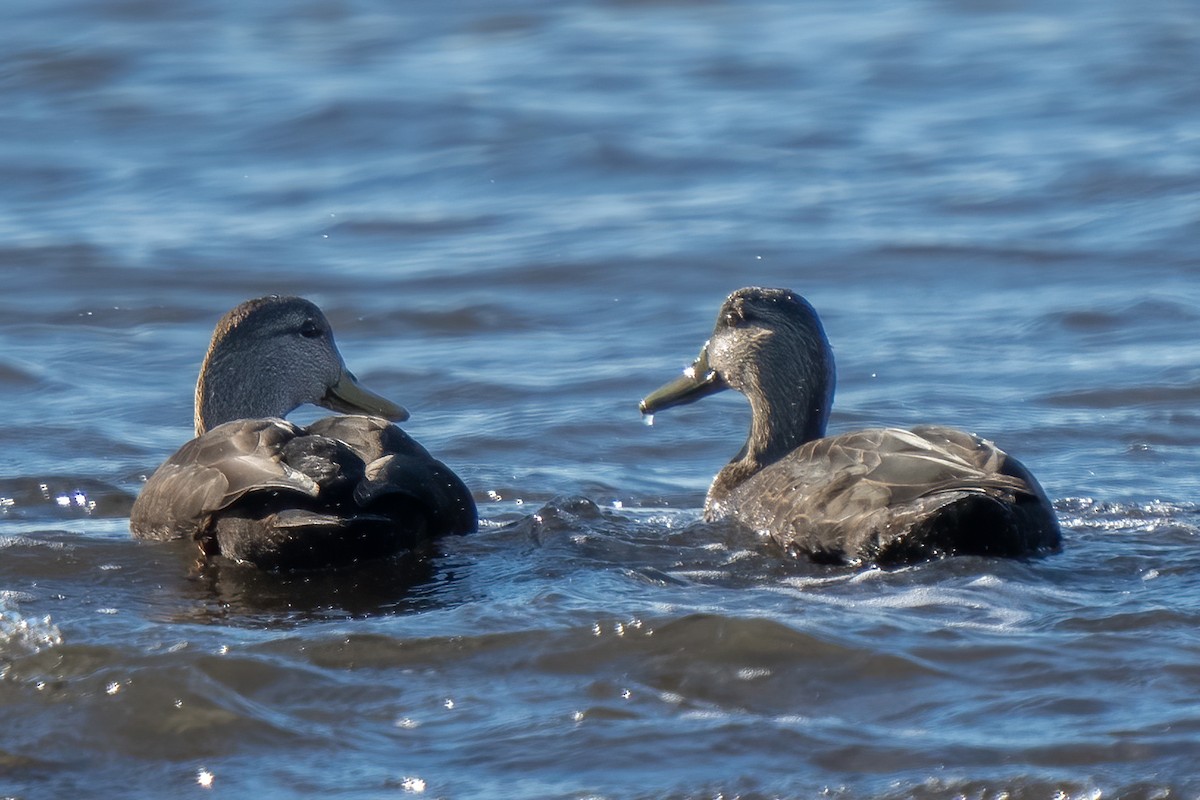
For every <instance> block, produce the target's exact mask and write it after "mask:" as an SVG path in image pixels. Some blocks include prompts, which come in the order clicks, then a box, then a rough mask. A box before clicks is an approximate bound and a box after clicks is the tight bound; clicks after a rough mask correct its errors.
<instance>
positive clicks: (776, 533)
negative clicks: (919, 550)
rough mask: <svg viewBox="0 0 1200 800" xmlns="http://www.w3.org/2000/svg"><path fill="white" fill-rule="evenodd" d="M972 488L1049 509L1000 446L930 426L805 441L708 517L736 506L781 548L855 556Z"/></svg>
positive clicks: (883, 547) (872, 551) (887, 544)
mask: <svg viewBox="0 0 1200 800" xmlns="http://www.w3.org/2000/svg"><path fill="white" fill-rule="evenodd" d="M975 496H978V497H984V498H991V499H992V500H995V501H996V502H997V503H1000V504H1003V505H1006V506H1015V505H1017V504H1019V503H1022V502H1028V503H1032V504H1035V505H1039V506H1044V508H1045V509H1047V512H1046V513H1049V514H1050V515H1051V518H1052V513H1051V512H1049V511H1048V509H1049V502H1048V501H1047V500H1046V499H1045V496H1044V493H1043V492H1042V490H1041V487H1040V486H1038V485H1037V483H1036V482H1035V481H1033V479H1032V477H1031V476H1029V474H1028V472H1027V471H1026V470H1025V469H1024V467H1022V466H1021V465H1020V464H1019V463H1017V462H1015V461H1014V460H1012V459H1009V458H1008V456H1007V454H1006V453H1004V451H1002V450H1000V449H999V448H997V447H996V446H995V445H993V444H992V443H991V442H988V441H986V440H984V439H980V438H979V437H976V436H972V435H970V434H967V433H963V432H962V431H957V430H954V429H951V428H941V427H934V426H927V427H921V428H916V429H914V430H912V431H906V430H901V429H898V428H875V429H868V430H861V431H854V432H851V433H845V434H841V435H838V436H830V437H826V438H823V439H817V440H815V441H812V442H809V443H807V444H805V445H803V446H802V447H800V448H799V449H797V450H796V451H795V452H793V453H791V454H790V455H788V456H787V457H786V458H784V459H782V460H781V461H779V462H776V463H775V464H772V465H770V466H768V467H766V468H764V469H763V470H761V471H760V472H758V473H757V474H755V475H754V476H752V477H751V478H749V479H748V480H746V481H745V482H744V483H742V484H741V485H740V486H738V487H737V488H735V489H734V490H733V491H732V492H731V493H730V495H729V497H728V499H727V500H726V501H725V502H724V503H721V504H719V507H718V508H717V509H716V513H715V514H713V516H718V515H720V516H724V515H736V516H737V517H738V518H739V519H741V520H742V521H743V522H745V523H747V524H749V525H751V526H753V527H754V528H755V529H756V530H759V531H762V532H764V533H765V534H767V535H768V536H769V537H770V538H772V539H773V540H775V541H776V542H777V543H778V544H780V545H782V546H783V547H785V548H786V549H788V550H793V551H800V552H804V553H807V554H809V555H813V556H816V557H818V558H825V559H828V560H835V561H856V560H863V559H866V558H873V557H874V556H875V555H877V554H878V553H880V552H886V551H888V550H889V549H894V548H897V547H899V545H898V544H897V543H898V542H900V541H901V540H902V539H904V538H905V537H911V536H912V535H914V531H923V530H926V529H928V528H929V527H930V525H931V523H932V521H933V520H934V519H935V517H936V516H937V515H938V514H939V513H943V511H944V510H945V509H947V508H948V507H950V506H953V505H955V504H960V503H962V502H963V501H964V499H966V498H971V497H975ZM1022 513H1024V512H1022ZM1049 524H1050V525H1053V522H1052V520H1051V522H1050V523H1049ZM1056 534H1057V528H1056V527H1055V535H1056ZM939 535H940V533H939Z"/></svg>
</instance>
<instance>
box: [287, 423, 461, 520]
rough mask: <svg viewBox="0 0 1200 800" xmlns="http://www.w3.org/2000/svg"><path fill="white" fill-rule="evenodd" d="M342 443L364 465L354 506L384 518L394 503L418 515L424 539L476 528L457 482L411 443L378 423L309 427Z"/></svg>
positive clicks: (399, 432) (451, 473)
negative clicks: (425, 527) (424, 521)
mask: <svg viewBox="0 0 1200 800" xmlns="http://www.w3.org/2000/svg"><path fill="white" fill-rule="evenodd" d="M308 432H309V433H310V434H319V435H321V436H327V437H330V438H334V439H337V440H339V441H341V442H344V443H345V444H346V445H348V446H349V447H350V448H351V449H352V450H354V451H355V452H356V453H358V454H359V456H360V457H361V458H362V460H363V462H364V463H365V464H366V472H365V476H364V478H363V480H362V481H361V482H360V483H359V484H358V485H357V487H356V488H355V489H354V501H355V502H356V503H357V504H358V505H359V506H360V507H362V508H364V509H370V510H372V511H374V512H376V513H384V514H387V513H389V511H388V508H389V506H394V505H396V504H397V503H401V504H404V505H406V506H408V508H409V509H412V508H414V504H415V508H418V509H420V510H421V511H423V513H424V514H425V515H427V518H428V522H427V524H428V526H429V527H428V535H429V536H443V535H446V534H453V533H470V532H472V531H474V530H475V529H476V528H477V527H478V515H477V512H476V508H475V501H474V499H473V498H472V496H471V492H470V490H469V489H468V488H467V486H466V484H464V483H463V482H462V479H460V478H459V477H458V475H456V474H455V473H454V471H453V470H451V469H450V468H449V467H447V466H446V465H445V464H443V463H442V462H441V461H438V460H437V459H436V458H434V457H433V456H431V455H430V454H429V452H428V451H427V450H426V449H425V448H424V447H422V446H421V445H420V444H419V443H418V442H417V441H416V440H415V439H413V438H412V437H411V436H409V435H408V434H407V433H405V432H404V431H402V430H401V429H400V428H398V427H396V426H395V425H393V424H392V423H390V422H388V421H387V420H385V419H382V418H379V417H366V416H338V417H325V418H324V419H320V420H318V421H317V422H315V423H313V424H312V425H310V426H309V428H308Z"/></svg>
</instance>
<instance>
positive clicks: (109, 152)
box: [0, 0, 1200, 800]
mask: <svg viewBox="0 0 1200 800" xmlns="http://www.w3.org/2000/svg"><path fill="white" fill-rule="evenodd" d="M4 18H5V22H4V24H3V25H0V52H2V53H4V56H3V58H2V59H0V108H3V109H4V110H3V113H2V118H3V124H2V125H0V456H2V460H0V727H2V728H3V730H4V731H5V733H4V734H3V736H0V794H4V795H11V796H15V797H21V798H40V797H64V796H70V795H78V794H84V793H86V794H87V795H97V796H122V797H131V798H140V797H146V798H150V797H162V796H189V795H196V796H203V795H204V793H206V792H208V793H211V794H212V795H214V796H217V795H220V796H226V797H245V796H249V795H251V794H252V793H253V794H255V795H258V796H261V797H263V798H289V797H313V796H327V797H338V798H379V797H405V796H428V797H444V798H466V797H488V798H505V797H512V798H530V797H537V798H564V799H566V798H570V799H571V800H575V799H577V798H578V799H579V800H582V798H717V797H724V798H731V797H741V798H776V797H779V798H808V797H818V796H828V797H839V798H866V797H870V798H876V797H883V798H910V797H913V798H958V797H968V798H1001V797H1006V798H1017V797H1021V798H1051V797H1059V798H1061V797H1070V798H1085V797H1086V798H1096V797H1130V798H1137V797H1143V798H1167V797H1170V798H1176V797H1200V775H1198V773H1197V769H1196V766H1195V764H1196V754H1197V753H1200V700H1197V698H1200V577H1197V576H1198V575H1200V549H1198V548H1200V540H1198V537H1200V506H1198V505H1197V502H1198V499H1200V250H1198V244H1197V243H1198V242H1200V81H1198V80H1197V79H1196V76H1197V75H1200V10H1198V9H1197V7H1196V6H1195V4H1194V3H1192V2H1188V1H1186V0H1178V1H1176V0H1149V2H1145V3H1139V4H1131V3H1124V2H1118V1H1117V0H1093V2H1088V3H1084V2H1074V1H1073V0H1064V2H1057V3H1053V4H1044V3H1035V2H1030V1H1029V0H989V2H982V3H981V2H962V1H959V0H938V1H934V0H929V1H927V2H917V1H916V0H906V1H905V2H898V3H886V2H880V1H879V0H849V2H836V3H835V2H813V3H790V2H771V0H564V1H563V2H559V3H555V4H545V3H533V2H519V1H514V2H502V3H495V2H477V0H466V2H459V3H453V4H449V3H428V2H410V3H403V4H397V3H389V2H384V0H337V1H335V2H289V3H283V2H276V0H267V2H259V3H237V2H232V0H204V2H201V0H177V1H176V2H172V3H152V2H146V1H145V0H121V2H103V3H102V2H96V1H95V0H37V2H33V0H10V2H8V3H7V4H6V5H5V11H4ZM749 284H761V285H771V286H786V287H790V288H792V289H794V290H796V291H798V292H800V293H802V294H803V295H805V296H806V297H807V298H808V299H809V300H810V301H811V302H812V303H813V304H814V306H815V307H816V308H817V309H818V310H819V311H820V313H821V315H822V318H823V320H824V322H825V326H826V329H827V331H828V333H829V335H830V338H831V340H832V342H833V346H834V350H835V353H836V357H837V361H838V394H837V399H836V402H835V412H834V415H833V421H832V428H833V429H834V430H847V429H850V428H853V427H861V426H868V425H881V424H887V425H914V424H918V423H926V422H936V423H943V424H950V425H955V426H959V427H962V428H965V429H968V430H971V431H975V432H977V433H979V434H981V435H983V436H986V437H988V438H991V439H994V440H996V441H997V442H998V443H999V444H1001V446H1003V447H1005V448H1006V449H1007V450H1009V451H1011V452H1013V453H1015V454H1017V455H1018V456H1019V457H1020V458H1021V459H1022V461H1024V462H1025V463H1026V464H1028V465H1029V466H1030V467H1031V468H1032V469H1033V470H1034V472H1035V473H1036V474H1037V475H1038V477H1039V479H1040V480H1041V481H1042V483H1043V485H1044V486H1045V488H1046V489H1047V491H1048V493H1049V494H1050V495H1051V497H1052V498H1053V499H1054V501H1055V505H1056V508H1057V511H1058V514H1059V517H1060V520H1061V522H1062V524H1063V527H1064V538H1065V542H1064V550H1063V552H1062V553H1061V554H1059V555H1054V556H1050V557H1047V558H1044V559H1038V560H1033V561H1028V562H1010V561H992V560H986V559H974V558H961V559H953V560H948V561H943V562H938V563H931V564H925V565H920V566H915V567H910V568H905V569H899V570H890V571H883V570H878V569H865V570H864V569H850V568H844V567H825V566H821V567H819V566H816V565H811V564H806V563H787V562H785V561H783V560H782V559H780V557H779V555H778V554H777V553H772V552H769V551H767V550H765V549H763V548H762V547H761V546H760V545H759V544H758V543H757V542H756V541H755V540H754V537H753V536H752V535H749V534H748V533H747V532H745V531H741V530H738V529H736V528H734V527H732V526H726V525H707V524H704V523H702V522H701V511H700V509H701V506H702V504H703V498H704V492H705V490H706V488H707V486H708V482H709V481H710V480H711V477H712V475H713V474H714V473H715V472H716V471H717V470H718V469H719V468H720V466H721V465H722V464H723V463H724V462H725V461H726V460H727V459H728V458H729V457H731V456H732V455H733V453H734V452H735V451H736V450H737V448H738V447H739V445H740V442H741V439H742V437H744V435H745V429H746V424H747V420H748V411H747V408H746V406H745V403H744V400H742V398H740V397H739V396H737V395H735V394H733V393H726V395H727V396H719V397H715V398H712V399H709V400H706V401H705V402H703V403H701V404H697V405H694V406H689V407H686V408H680V409H673V410H671V411H670V412H668V413H664V414H662V415H660V416H659V417H658V418H657V419H656V421H655V425H654V426H653V427H646V426H645V425H643V424H641V421H640V419H639V414H638V412H637V401H638V399H639V398H640V397H641V396H643V395H644V394H646V393H647V392H649V391H650V390H652V389H654V388H656V387H657V386H659V385H660V384H662V383H663V382H665V381H666V380H668V379H670V378H672V377H674V376H675V375H676V374H678V370H679V369H681V368H682V367H683V366H685V365H686V364H687V363H689V362H690V360H691V359H692V358H693V357H694V356H695V354H696V352H697V350H698V349H699V347H700V346H701V344H702V343H703V342H704V340H705V338H706V336H707V335H708V332H709V331H710V330H711V326H712V322H713V317H714V315H715V313H716V309H717V307H718V306H719V304H720V302H721V300H722V299H723V298H724V297H725V295H726V294H728V293H729V292H730V291H732V290H733V289H736V288H738V287H739V286H743V285H749ZM272 292H275V293H295V294H302V295H304V296H306V297H309V298H310V299H312V300H314V301H315V302H317V303H319V304H320V305H321V306H322V307H323V308H324V309H325V310H326V312H327V314H328V316H329V317H330V319H331V321H332V323H333V325H334V327H335V330H336V331H337V336H338V342H339V345H340V347H341V350H342V352H343V354H344V355H345V357H346V359H347V362H348V363H349V365H350V367H351V369H353V370H354V371H355V373H356V374H357V375H358V376H359V377H360V378H361V379H362V380H363V381H364V382H365V383H366V384H368V385H370V386H372V387H373V388H374V389H376V390H377V391H379V392H381V393H383V394H385V395H387V396H389V397H392V398H394V399H395V400H397V401H398V402H401V403H403V404H404V405H405V406H406V407H408V408H409V409H410V410H411V411H412V412H413V417H412V419H411V421H409V422H408V423H405V429H406V430H407V431H408V432H409V433H411V434H412V435H413V436H415V437H416V438H417V439H419V440H420V441H421V442H422V443H424V444H425V445H426V446H427V447H428V448H429V449H430V450H431V451H433V452H434V453H435V454H436V455H437V456H438V457H440V458H441V459H443V460H444V461H445V462H447V463H448V464H450V465H451V466H453V467H454V468H455V469H456V470H457V471H458V472H459V474H461V475H462V476H463V478H464V479H465V480H466V482H467V483H468V485H470V486H471V487H472V489H473V491H474V492H475V495H476V499H477V501H478V502H479V507H480V514H481V517H482V523H481V525H482V527H481V531H480V533H479V534H477V535H475V536H471V537H464V538H460V539H453V540H450V541H448V542H446V543H445V544H444V546H443V547H442V548H441V550H440V552H439V553H438V554H437V555H436V556H435V557H433V558H431V559H429V560H427V561H424V562H420V563H416V564H409V565H405V566H404V567H403V568H399V567H397V566H396V565H384V566H380V567H375V568H369V569H366V570H363V571H361V572H358V573H355V574H353V575H320V574H316V575H261V574H256V573H253V572H251V571H249V570H246V569H244V568H240V567H237V566H235V565H231V564H216V565H212V564H210V565H200V564H197V563H196V560H195V554H194V553H193V552H192V551H191V549H190V548H189V547H187V546H185V545H183V544H180V545H178V546H175V545H173V544H166V545H161V544H158V545H152V544H145V543H138V542H134V541H133V540H131V539H130V538H129V535H128V513H129V507H130V504H131V502H132V498H133V497H134V496H136V493H137V492H138V491H139V489H140V487H141V484H142V482H143V481H144V478H145V476H146V475H147V474H149V473H150V472H151V471H152V470H153V469H154V467H155V466H156V465H157V464H158V463H159V462H161V461H162V459H163V458H165V457H166V456H167V455H168V454H169V453H170V452H172V451H173V450H174V448H176V447H177V446H178V445H179V444H181V443H182V442H183V441H185V440H186V439H187V438H189V437H190V436H191V419H192V408H191V403H192V388H193V385H194V382H195V378H196V372H197V369H198V367H199V363H200V361H201V359H202V357H203V354H204V350H205V347H206V345H207V341H208V337H209V336H210V334H211V331H212V327H213V325H214V324H215V322H216V320H217V319H218V318H219V317H220V315H221V314H222V313H224V312H225V311H226V310H228V309H229V308H230V307H232V306H233V305H235V304H236V303H238V302H240V301H241V300H244V299H247V298H250V297H254V296H258V295H261V294H265V293H272ZM318 413H319V412H317V411H315V410H311V409H309V410H302V411H300V412H298V413H297V414H296V415H294V417H295V418H296V419H299V420H304V419H311V418H313V417H315V416H316V415H317V414H318Z"/></svg>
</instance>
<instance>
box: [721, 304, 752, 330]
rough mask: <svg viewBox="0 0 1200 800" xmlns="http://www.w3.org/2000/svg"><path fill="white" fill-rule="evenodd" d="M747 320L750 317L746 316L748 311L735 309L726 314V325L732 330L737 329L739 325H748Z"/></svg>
mask: <svg viewBox="0 0 1200 800" xmlns="http://www.w3.org/2000/svg"><path fill="white" fill-rule="evenodd" d="M747 319H748V317H747V316H746V311H745V310H744V309H741V308H735V309H733V310H731V311H726V312H725V324H726V325H728V326H729V327H731V328H736V327H738V326H739V325H744V324H746V320H747Z"/></svg>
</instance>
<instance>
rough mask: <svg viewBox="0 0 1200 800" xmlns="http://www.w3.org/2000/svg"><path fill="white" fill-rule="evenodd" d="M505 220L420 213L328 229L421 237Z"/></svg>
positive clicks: (459, 230)
mask: <svg viewBox="0 0 1200 800" xmlns="http://www.w3.org/2000/svg"><path fill="white" fill-rule="evenodd" d="M504 222H505V219H504V218H503V217H500V216H495V215H482V216H476V217H463V216H449V215H436V216H435V215H420V214H414V215H413V216H411V217H403V218H392V219H383V218H375V219H361V220H350V221H343V222H340V223H338V224H337V225H334V226H333V227H332V228H330V233H331V234H342V233H346V234H351V235H356V236H375V237H380V238H383V239H398V240H405V239H409V238H412V237H420V236H448V235H453V234H458V233H466V232H471V231H478V230H486V229H488V228H493V227H496V226H498V225H501V224H503V223H504Z"/></svg>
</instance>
